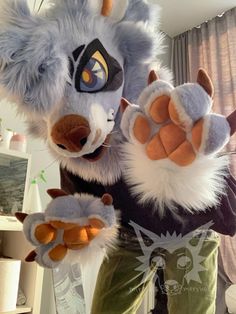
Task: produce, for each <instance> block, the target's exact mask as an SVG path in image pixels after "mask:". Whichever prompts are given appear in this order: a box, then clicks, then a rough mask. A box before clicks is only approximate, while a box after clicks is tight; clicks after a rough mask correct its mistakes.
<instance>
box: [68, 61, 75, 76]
mask: <svg viewBox="0 0 236 314" xmlns="http://www.w3.org/2000/svg"><path fill="white" fill-rule="evenodd" d="M68 59H69V73H70V78H71V79H72V78H73V75H74V72H75V67H74V63H73V61H72V59H71V57H68Z"/></svg>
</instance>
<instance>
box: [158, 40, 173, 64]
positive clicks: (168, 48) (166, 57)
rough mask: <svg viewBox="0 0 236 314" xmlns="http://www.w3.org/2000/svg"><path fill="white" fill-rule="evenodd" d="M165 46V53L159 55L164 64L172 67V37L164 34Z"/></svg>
mask: <svg viewBox="0 0 236 314" xmlns="http://www.w3.org/2000/svg"><path fill="white" fill-rule="evenodd" d="M164 36H165V37H164V40H163V46H164V53H163V54H162V55H160V56H159V59H160V60H161V61H162V65H164V66H166V67H168V68H169V69H170V68H171V55H172V39H171V38H170V37H169V36H168V35H167V34H164Z"/></svg>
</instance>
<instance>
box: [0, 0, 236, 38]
mask: <svg viewBox="0 0 236 314" xmlns="http://www.w3.org/2000/svg"><path fill="white" fill-rule="evenodd" d="M0 1H1V0H0ZM41 1H42V0H28V3H29V5H30V7H31V9H33V7H34V6H35V9H38V7H39V5H40V3H41ZM116 1H118V0H116ZM148 1H149V2H150V3H156V4H158V5H159V6H160V7H161V8H162V13H161V26H160V29H161V30H162V31H164V32H165V33H166V34H167V35H169V36H170V37H174V36H176V35H178V34H181V33H183V32H185V31H187V30H189V29H191V28H193V27H194V26H198V25H199V24H201V23H203V22H204V21H206V20H209V19H211V18H213V17H215V16H216V15H218V14H221V13H222V12H224V11H227V10H229V9H231V8H233V7H235V6H236V0H148ZM47 4H48V0H44V6H46V5H47Z"/></svg>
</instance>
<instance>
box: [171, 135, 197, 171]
mask: <svg viewBox="0 0 236 314" xmlns="http://www.w3.org/2000/svg"><path fill="white" fill-rule="evenodd" d="M169 158H170V160H172V161H173V162H175V163H176V164H177V165H179V166H182V167H184V166H188V165H190V164H191V163H192V162H193V161H194V160H195V158H196V154H195V152H194V150H193V147H192V145H191V143H190V142H188V141H185V142H184V143H182V144H181V145H180V146H179V147H178V148H177V149H176V150H175V151H174V152H172V153H171V154H170V155H169Z"/></svg>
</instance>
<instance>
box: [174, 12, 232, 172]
mask: <svg viewBox="0 0 236 314" xmlns="http://www.w3.org/2000/svg"><path fill="white" fill-rule="evenodd" d="M200 67H202V68H204V69H206V70H207V72H208V73H209V75H210V77H211V78H212V81H213V84H214V87H215V96H214V108H213V109H214V111H215V112H216V113H220V114H223V115H225V116H228V115H229V113H230V112H232V111H233V110H235V109H236V7H235V8H233V9H231V10H229V11H227V12H225V13H224V14H223V15H221V16H217V17H215V18H214V19H212V20H210V21H208V22H205V23H203V24H201V25H200V26H199V27H196V28H193V29H192V30H190V31H187V32H185V33H183V34H181V35H179V36H177V37H175V38H174V39H173V55H172V70H173V72H174V75H175V83H176V85H179V84H183V83H185V82H189V81H190V82H195V81H196V77H197V73H198V69H199V68H200ZM227 150H228V151H234V152H235V150H236V138H235V136H234V137H233V138H232V139H231V141H230V143H229V145H228V147H227ZM234 156H235V155H234ZM231 164H232V171H233V172H234V174H236V157H232V163H231Z"/></svg>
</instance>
